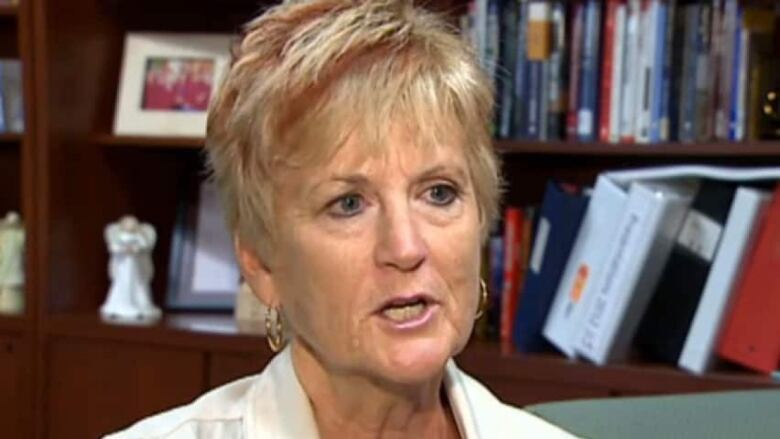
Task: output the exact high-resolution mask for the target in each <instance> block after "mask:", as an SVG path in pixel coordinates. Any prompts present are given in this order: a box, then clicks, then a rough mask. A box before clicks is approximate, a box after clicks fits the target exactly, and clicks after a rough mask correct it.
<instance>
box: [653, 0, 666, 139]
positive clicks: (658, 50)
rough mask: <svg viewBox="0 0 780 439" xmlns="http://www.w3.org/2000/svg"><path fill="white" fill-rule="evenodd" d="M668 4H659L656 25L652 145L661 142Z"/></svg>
mask: <svg viewBox="0 0 780 439" xmlns="http://www.w3.org/2000/svg"><path fill="white" fill-rule="evenodd" d="M666 9H667V6H666V3H664V2H658V15H657V18H656V20H657V21H656V22H655V23H654V25H655V53H654V54H653V64H654V67H653V78H652V79H651V81H652V84H653V85H652V87H651V88H650V89H651V90H652V91H653V96H651V97H650V143H658V142H659V141H660V140H661V102H662V100H663V82H664V56H665V53H666V47H665V42H666Z"/></svg>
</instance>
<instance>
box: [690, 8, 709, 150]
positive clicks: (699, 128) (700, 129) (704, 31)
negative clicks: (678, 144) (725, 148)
mask: <svg viewBox="0 0 780 439" xmlns="http://www.w3.org/2000/svg"><path fill="white" fill-rule="evenodd" d="M710 19H711V11H710V6H709V5H707V4H702V5H701V8H700V9H699V21H698V26H699V27H698V29H699V30H698V31H697V37H696V38H697V41H696V44H697V46H696V85H695V87H696V101H695V111H694V122H693V126H694V131H695V133H696V140H698V141H701V142H704V141H707V140H709V139H710V137H711V136H710V132H711V129H710V128H709V125H710V123H709V121H710V120H711V119H712V117H713V116H712V108H711V107H710V106H709V104H710V102H711V100H712V99H711V98H710V96H711V94H712V92H713V90H711V89H710V84H711V83H712V81H711V80H710V76H711V72H710V70H709V69H708V68H707V66H708V65H709V64H710V62H709V59H710V35H711V31H710V26H711V21H710Z"/></svg>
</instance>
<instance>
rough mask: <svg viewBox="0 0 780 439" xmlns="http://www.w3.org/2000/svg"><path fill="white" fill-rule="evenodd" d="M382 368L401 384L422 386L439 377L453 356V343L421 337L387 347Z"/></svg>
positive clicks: (439, 338)
mask: <svg viewBox="0 0 780 439" xmlns="http://www.w3.org/2000/svg"><path fill="white" fill-rule="evenodd" d="M383 351H384V352H383V355H382V357H383V358H382V363H384V364H383V365H382V368H383V369H384V370H385V372H386V373H387V374H388V378H390V379H391V380H392V381H395V382H397V383H399V384H413V383H421V382H425V381H427V380H430V379H432V378H435V377H437V376H439V375H440V374H441V373H442V371H443V370H444V366H445V365H446V363H447V361H448V360H449V359H450V357H451V356H452V353H453V346H452V341H451V340H449V339H445V338H442V337H419V338H410V339H406V340H403V341H395V342H392V343H390V345H389V346H386V347H385V349H384V350H383Z"/></svg>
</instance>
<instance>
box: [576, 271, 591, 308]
mask: <svg viewBox="0 0 780 439" xmlns="http://www.w3.org/2000/svg"><path fill="white" fill-rule="evenodd" d="M589 272H590V270H589V269H588V266H587V265H580V268H579V269H578V270H577V277H576V278H574V285H573V286H572V287H571V300H572V301H573V302H574V303H577V302H579V301H580V298H581V297H582V291H583V290H585V285H586V284H587V283H588V274H589Z"/></svg>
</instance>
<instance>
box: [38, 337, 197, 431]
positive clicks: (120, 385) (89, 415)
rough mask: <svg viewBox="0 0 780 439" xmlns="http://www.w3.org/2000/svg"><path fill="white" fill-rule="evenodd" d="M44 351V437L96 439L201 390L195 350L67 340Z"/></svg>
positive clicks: (190, 398) (183, 400)
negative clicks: (46, 424)
mask: <svg viewBox="0 0 780 439" xmlns="http://www.w3.org/2000/svg"><path fill="white" fill-rule="evenodd" d="M48 352H49V355H48V361H47V383H48V392H47V395H46V399H47V419H48V428H47V432H46V437H50V438H74V439H76V438H94V437H99V436H101V435H103V434H106V433H108V432H111V431H115V430H117V429H121V428H124V427H126V426H128V425H130V424H132V423H133V422H135V421H137V420H139V419H141V418H143V417H146V416H149V415H152V414H154V413H157V412H160V411H163V410H166V409H170V408H172V407H174V406H178V405H181V404H186V403H188V402H190V401H191V400H193V399H194V398H195V397H196V396H197V395H199V394H200V393H201V392H202V391H203V381H204V355H203V354H202V353H200V352H196V351H184V350H175V349H154V348H149V347H146V346H143V345H134V344H123V343H109V342H94V341H81V340H72V339H54V340H51V341H50V342H49V351H48Z"/></svg>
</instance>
